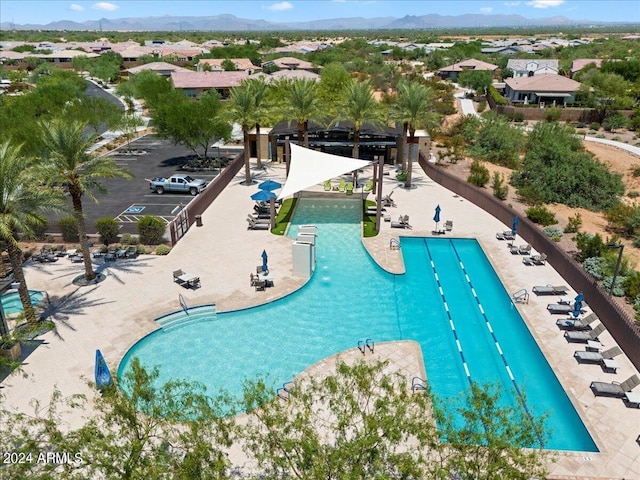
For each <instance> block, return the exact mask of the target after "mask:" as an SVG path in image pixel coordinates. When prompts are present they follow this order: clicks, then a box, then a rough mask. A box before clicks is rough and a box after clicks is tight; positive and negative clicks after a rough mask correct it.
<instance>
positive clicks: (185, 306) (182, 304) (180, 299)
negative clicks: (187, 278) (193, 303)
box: [178, 293, 189, 315]
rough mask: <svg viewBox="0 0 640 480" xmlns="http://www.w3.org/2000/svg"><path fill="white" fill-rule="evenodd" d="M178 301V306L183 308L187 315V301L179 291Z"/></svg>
mask: <svg viewBox="0 0 640 480" xmlns="http://www.w3.org/2000/svg"><path fill="white" fill-rule="evenodd" d="M178 301H179V302H180V306H181V307H182V309H183V310H184V313H186V314H187V315H189V306H188V305H187V301H186V300H185V299H184V297H183V296H182V294H181V293H179V294H178Z"/></svg>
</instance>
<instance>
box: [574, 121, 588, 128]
mask: <svg viewBox="0 0 640 480" xmlns="http://www.w3.org/2000/svg"><path fill="white" fill-rule="evenodd" d="M586 126H587V124H586V123H584V122H578V123H576V127H577V128H584V127H586Z"/></svg>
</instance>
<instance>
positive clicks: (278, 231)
mask: <svg viewBox="0 0 640 480" xmlns="http://www.w3.org/2000/svg"><path fill="white" fill-rule="evenodd" d="M297 201H298V199H297V198H287V199H286V200H285V201H283V202H282V205H281V206H280V211H279V212H278V215H277V216H276V226H275V227H273V228H272V229H271V233H273V234H274V235H284V232H285V231H286V230H287V225H289V222H290V221H291V216H292V215H293V210H294V207H295V205H296V202H297Z"/></svg>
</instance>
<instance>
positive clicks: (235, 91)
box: [227, 81, 260, 185]
mask: <svg viewBox="0 0 640 480" xmlns="http://www.w3.org/2000/svg"><path fill="white" fill-rule="evenodd" d="M227 113H228V115H229V117H230V118H231V120H232V121H234V122H236V123H239V124H240V126H241V127H242V141H243V144H244V181H245V184H246V185H251V165H250V159H251V145H250V144H249V129H250V128H251V127H252V126H253V125H254V124H255V123H256V101H255V98H254V92H253V88H251V83H250V82H249V81H243V82H242V84H240V86H239V87H234V88H232V89H231V93H230V95H229V102H228V104H227ZM259 156H260V155H259V154H258V157H259ZM258 161H259V160H258Z"/></svg>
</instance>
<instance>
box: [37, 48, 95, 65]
mask: <svg viewBox="0 0 640 480" xmlns="http://www.w3.org/2000/svg"><path fill="white" fill-rule="evenodd" d="M31 56H33V57H37V58H42V59H43V60H46V61H47V62H52V63H71V62H72V61H73V59H74V58H77V57H87V58H97V57H99V56H100V55H98V54H97V53H88V52H85V51H81V50H61V51H59V52H53V53H49V54H47V55H45V54H37V53H36V54H33V53H32V54H31Z"/></svg>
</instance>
